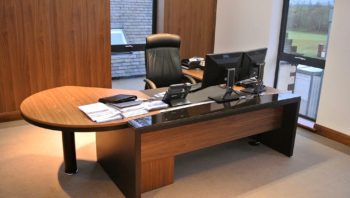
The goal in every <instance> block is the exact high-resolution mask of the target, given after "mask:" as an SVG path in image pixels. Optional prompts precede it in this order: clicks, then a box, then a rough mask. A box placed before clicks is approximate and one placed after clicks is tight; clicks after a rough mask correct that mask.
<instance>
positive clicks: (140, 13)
mask: <svg viewBox="0 0 350 198" xmlns="http://www.w3.org/2000/svg"><path fill="white" fill-rule="evenodd" d="M152 3H153V0H111V4H110V5H111V28H112V29H122V30H123V32H124V35H125V38H126V40H127V44H142V43H145V37H146V36H147V35H149V34H151V33H152V5H153V4H152ZM111 64H112V77H113V78H121V77H132V76H142V75H145V60H144V52H143V51H139V52H131V53H118V54H116V53H113V54H112V63H111Z"/></svg>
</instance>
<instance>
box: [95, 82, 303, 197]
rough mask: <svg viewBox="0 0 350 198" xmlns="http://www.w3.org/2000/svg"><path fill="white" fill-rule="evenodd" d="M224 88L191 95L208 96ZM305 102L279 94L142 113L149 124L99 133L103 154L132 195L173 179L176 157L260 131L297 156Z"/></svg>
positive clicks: (272, 144)
mask: <svg viewBox="0 0 350 198" xmlns="http://www.w3.org/2000/svg"><path fill="white" fill-rule="evenodd" d="M210 89H211V90H210ZM220 89H221V88H218V87H217V88H212V87H210V88H207V89H204V90H201V91H198V92H195V93H192V94H190V95H189V96H188V97H189V100H190V101H196V100H197V99H198V98H201V97H202V99H206V98H207V96H208V94H213V93H218V92H220V91H221V92H223V91H224V90H223V89H221V90H220ZM205 91H207V93H201V92H205ZM198 101H201V99H199V100H198ZM299 104H300V98H299V97H294V96H293V95H290V94H286V95H284V94H281V95H280V94H273V95H263V96H256V97H253V98H250V99H245V100H240V101H234V102H230V103H224V104H217V103H207V104H202V105H198V106H194V107H187V108H183V109H178V110H173V111H166V112H162V113H159V114H156V115H153V116H148V117H145V118H140V119H136V121H140V122H141V121H143V122H145V123H147V124H145V125H143V126H135V125H133V126H130V127H129V128H125V129H121V130H118V131H119V132H118V133H116V132H115V131H107V132H100V133H96V149H97V159H98V162H99V163H100V164H101V166H102V167H103V169H104V170H105V171H106V172H107V174H108V175H109V176H110V178H111V179H112V180H113V181H114V182H115V183H116V184H117V185H118V187H119V188H120V190H121V191H122V192H123V193H124V194H125V195H126V197H140V196H141V193H143V192H146V191H150V190H153V189H156V188H159V187H162V186H165V185H169V184H171V183H173V181H174V159H175V157H176V156H177V155H180V154H183V153H187V152H191V151H195V150H198V149H202V148H206V147H210V146H213V145H217V144H221V143H225V142H229V141H233V140H237V139H240V138H244V137H248V136H253V135H257V134H259V135H258V136H257V138H258V140H259V141H260V142H262V143H264V144H265V145H267V146H269V147H271V148H273V149H275V150H277V151H279V152H281V153H283V154H285V155H287V156H292V155H293V149H294V140H295V131H296V124H297V116H298V111H299Z"/></svg>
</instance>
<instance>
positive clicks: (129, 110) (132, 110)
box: [119, 104, 148, 118]
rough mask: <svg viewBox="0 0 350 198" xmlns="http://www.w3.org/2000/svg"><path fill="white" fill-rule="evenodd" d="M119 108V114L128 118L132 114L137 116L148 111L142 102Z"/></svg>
mask: <svg viewBox="0 0 350 198" xmlns="http://www.w3.org/2000/svg"><path fill="white" fill-rule="evenodd" d="M119 110H120V111H121V114H122V116H123V117H124V118H129V117H132V116H138V115H142V114H146V113H148V111H147V110H146V109H145V108H144V106H143V105H142V104H139V105H135V106H131V107H125V108H119Z"/></svg>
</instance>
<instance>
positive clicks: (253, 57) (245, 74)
mask: <svg viewBox="0 0 350 198" xmlns="http://www.w3.org/2000/svg"><path fill="white" fill-rule="evenodd" d="M266 52H267V48H262V49H256V50H252V51H248V52H245V53H244V55H243V60H242V66H241V70H240V73H239V77H238V78H239V80H244V79H248V78H251V77H255V76H256V77H258V79H259V80H262V77H263V72H264V71H263V70H264V68H263V66H264V65H265V57H266ZM259 68H260V71H259Z"/></svg>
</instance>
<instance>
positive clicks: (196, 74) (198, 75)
mask: <svg viewBox="0 0 350 198" xmlns="http://www.w3.org/2000/svg"><path fill="white" fill-rule="evenodd" d="M182 73H183V74H186V75H189V76H191V77H192V78H194V79H196V80H198V81H202V80H203V74H204V71H203V70H201V69H182Z"/></svg>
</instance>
